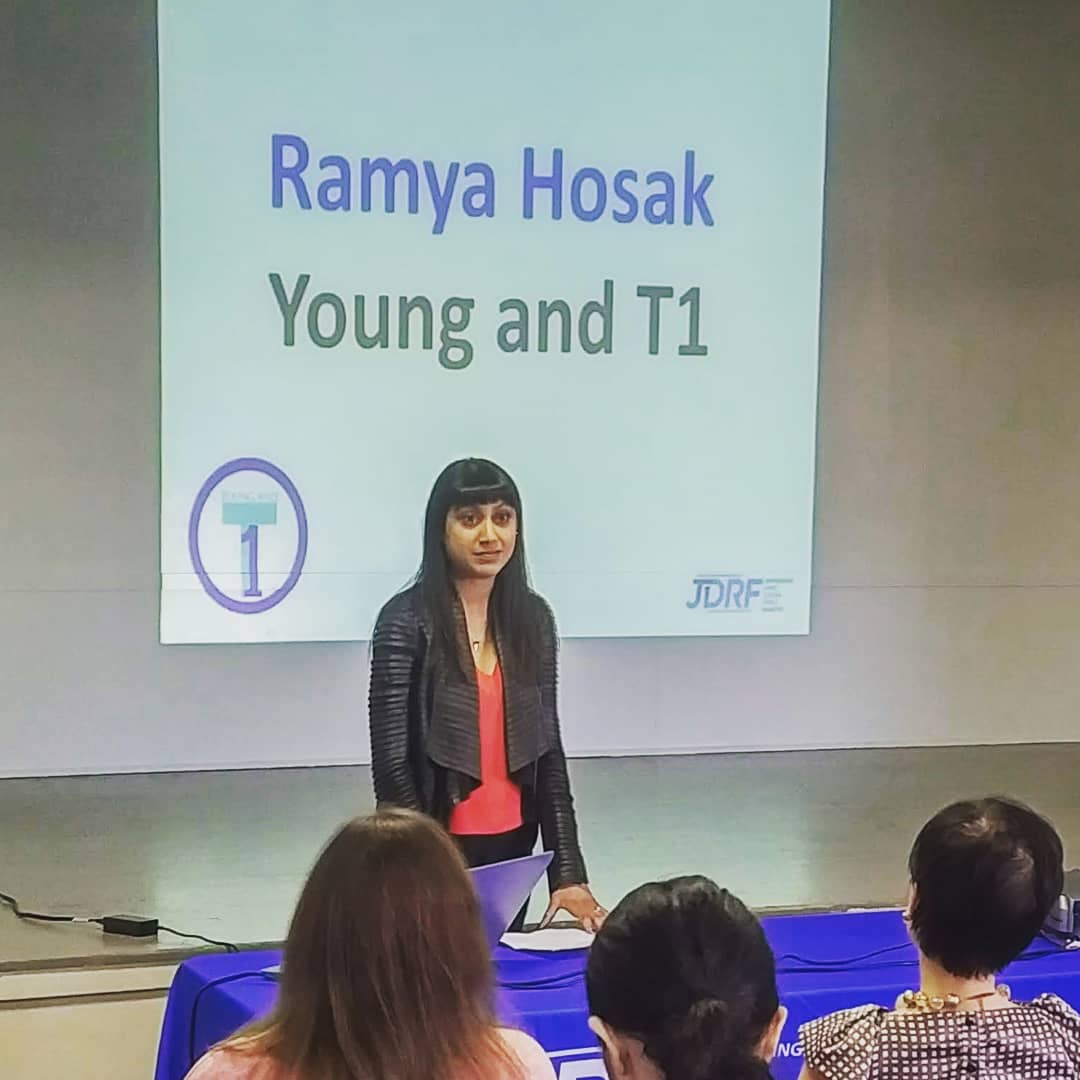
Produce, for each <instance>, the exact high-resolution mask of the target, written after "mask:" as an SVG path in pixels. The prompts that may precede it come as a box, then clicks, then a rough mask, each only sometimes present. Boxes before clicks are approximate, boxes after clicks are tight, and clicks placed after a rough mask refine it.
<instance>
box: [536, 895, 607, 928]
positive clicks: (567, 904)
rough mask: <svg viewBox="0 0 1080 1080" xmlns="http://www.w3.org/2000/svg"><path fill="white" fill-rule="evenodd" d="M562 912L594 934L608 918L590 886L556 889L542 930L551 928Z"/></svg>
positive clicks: (545, 913)
mask: <svg viewBox="0 0 1080 1080" xmlns="http://www.w3.org/2000/svg"><path fill="white" fill-rule="evenodd" d="M560 911H565V912H566V913H567V914H568V915H572V916H573V917H574V918H575V919H577V921H578V922H579V923H581V925H582V927H583V928H584V929H586V930H588V931H590V933H593V934H595V933H596V931H597V930H599V929H600V927H601V926H603V924H604V919H606V918H607V910H606V909H605V908H603V907H601V906H600V904H599V903H598V902H597V900H596V897H595V896H593V894H592V890H591V889H590V888H589V886H588V885H564V886H562V888H560V889H556V890H555V891H554V892H553V893H552V894H551V902H550V903H549V904H548V907H547V911H545V912H544V917H543V919H541V920H540V928H541V929H543V928H544V927H545V926H550V925H551V923H552V921H553V920H554V918H555V916H556V915H558V913H559V912H560Z"/></svg>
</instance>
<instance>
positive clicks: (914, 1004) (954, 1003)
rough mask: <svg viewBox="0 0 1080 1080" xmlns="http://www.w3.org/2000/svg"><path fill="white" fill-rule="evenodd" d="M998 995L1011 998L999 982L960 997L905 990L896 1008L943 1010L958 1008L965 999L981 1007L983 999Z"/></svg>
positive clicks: (1006, 989)
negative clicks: (975, 992) (977, 1003)
mask: <svg viewBox="0 0 1080 1080" xmlns="http://www.w3.org/2000/svg"><path fill="white" fill-rule="evenodd" d="M992 997H1000V998H1004V999H1005V1000H1006V1001H1010V1000H1011V999H1012V993H1011V991H1010V990H1009V988H1008V987H1007V986H1006V985H1005V984H1004V983H999V984H998V985H997V986H996V987H994V989H993V990H986V991H984V992H983V993H981V994H971V995H970V996H969V997H960V995H959V994H946V995H945V996H944V997H939V996H937V995H936V994H935V995H933V996H931V995H930V994H928V993H927V992H926V991H925V990H905V991H904V992H903V993H902V994H901V995H900V1000H899V1001H898V1002H897V1003H896V1004H897V1007H898V1008H902V1009H909V1010H910V1011H912V1012H943V1011H944V1010H946V1009H950V1010H952V1009H959V1008H960V1006H961V1005H962V1004H963V1003H964V1002H965V1001H977V1002H979V1008H980V1009H982V1008H984V1007H985V1006H983V1004H982V1003H983V1001H985V1000H986V999H987V998H992Z"/></svg>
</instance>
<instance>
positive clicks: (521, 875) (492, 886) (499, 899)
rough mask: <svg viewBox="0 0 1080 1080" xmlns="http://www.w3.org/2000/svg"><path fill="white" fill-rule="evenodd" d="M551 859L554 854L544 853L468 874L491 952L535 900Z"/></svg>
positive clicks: (480, 867)
mask: <svg viewBox="0 0 1080 1080" xmlns="http://www.w3.org/2000/svg"><path fill="white" fill-rule="evenodd" d="M552 858H553V854H552V852H550V851H544V852H541V853H540V854H538V855H526V856H525V857H524V858H522V859H510V860H509V861H508V862H499V863H492V864H491V865H490V866H474V867H473V868H472V869H471V870H470V871H469V873H470V874H472V878H473V884H474V885H475V887H476V895H477V896H478V897H479V898H480V914H481V915H482V916H483V919H484V932H485V934H486V935H487V939H488V944H489V945H490V946H491V947H492V949H494V948H495V946H496V945H498V944H499V942H500V941H501V940H502V936H503V934H505V933H506V928H507V927H508V926H509V925H510V924H511V923H512V922H513V921H514V918H515V917H516V916H517V913H518V912H519V911H520V910H521V909H522V908H523V907H524V906H525V904H526V902H527V901H528V899H529V897H530V896H532V891H533V889H535V888H536V884H537V882H538V881H539V880H540V879H541V878H542V877H543V876H544V871H545V870H547V868H548V866H549V865H550V864H551V860H552Z"/></svg>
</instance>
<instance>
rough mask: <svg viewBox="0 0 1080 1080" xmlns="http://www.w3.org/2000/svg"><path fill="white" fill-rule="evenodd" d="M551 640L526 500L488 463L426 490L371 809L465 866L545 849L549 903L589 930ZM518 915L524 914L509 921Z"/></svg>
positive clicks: (379, 655) (378, 731) (375, 755)
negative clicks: (456, 853) (439, 835)
mask: <svg viewBox="0 0 1080 1080" xmlns="http://www.w3.org/2000/svg"><path fill="white" fill-rule="evenodd" d="M557 646H558V642H557V638H556V634H555V622H554V619H553V617H552V614H551V610H550V608H549V607H548V606H547V604H546V603H545V602H544V600H543V599H542V598H541V597H539V596H538V595H537V594H536V593H534V592H533V591H532V590H531V589H530V588H529V582H528V574H527V570H526V563H525V541H524V535H523V531H522V514H521V497H520V495H519V494H518V489H517V486H516V485H515V483H514V481H513V480H512V479H511V478H510V476H509V475H508V474H507V473H506V472H505V471H504V470H503V469H501V468H500V467H499V466H498V465H496V464H494V462H491V461H486V460H483V459H479V458H466V459H464V460H461V461H455V462H454V463H453V464H451V465H448V466H447V467H446V468H445V469H444V470H443V471H442V473H441V474H440V475H439V477H438V479H437V480H436V481H435V486H434V487H433V488H432V491H431V496H430V498H429V499H428V505H427V511H426V514H425V518H424V548H423V557H422V561H421V564H420V571H419V573H418V574H417V577H416V581H415V583H414V584H413V585H412V586H411V587H410V588H408V589H406V590H405V591H404V592H402V593H399V594H398V595H397V596H395V597H393V598H392V599H391V600H390V601H389V602H388V603H387V604H386V606H385V607H384V608H383V610H382V611H381V612H380V614H379V618H378V621H377V622H376V624H375V633H374V636H373V639H372V655H371V689H370V697H369V719H370V724H371V749H372V765H373V773H374V779H375V798H376V801H377V802H378V804H379V806H386V805H394V806H402V807H407V808H409V809H414V810H422V811H424V812H425V813H427V814H429V815H431V816H432V817H434V818H435V819H436V820H437V821H439V822H440V823H441V824H443V825H444V826H445V827H446V828H447V829H448V830H449V832H450V833H451V835H452V836H453V837H454V838H455V839H456V841H457V843H458V845H459V847H460V848H461V850H462V852H463V853H464V855H465V858H466V861H467V862H468V863H469V865H470V866H483V865H486V864H488V863H493V862H500V861H502V860H504V859H513V858H518V857H521V856H523V855H528V854H530V853H531V852H532V850H533V848H534V847H535V845H536V840H537V834H538V832H539V833H541V834H542V837H543V842H544V846H545V848H547V849H549V850H551V851H552V852H554V858H553V860H552V863H551V867H550V869H549V871H548V877H549V884H550V888H551V903H550V904H549V906H548V910H547V913H546V914H545V917H544V921H545V922H547V921H550V919H551V918H553V917H554V915H555V914H556V912H558V911H560V910H563V911H566V912H568V913H569V914H570V915H572V916H573V917H574V918H576V919H578V920H579V921H580V922H581V923H582V924H583V925H584V926H585V927H586V928H587V929H592V930H595V929H597V928H598V927H599V925H600V923H601V922H602V920H603V917H604V915H605V912H604V910H603V908H601V907H600V905H599V904H598V903H597V902H596V899H595V898H594V897H593V895H592V892H591V891H590V890H589V887H588V885H587V883H586V882H587V878H586V873H585V863H584V860H583V859H582V856H581V850H580V848H579V846H578V834H577V822H576V820H575V817H574V803H573V798H572V796H571V794H570V781H569V777H568V776H567V771H566V758H565V756H564V754H563V748H562V737H561V734H560V731H559V717H558V712H557V708H556V700H555V699H556V683H557V663H558V662H557V656H556V653H557ZM523 919H524V912H522V914H521V915H520V916H519V918H518V920H517V924H518V925H520V923H521V921H522V920H523Z"/></svg>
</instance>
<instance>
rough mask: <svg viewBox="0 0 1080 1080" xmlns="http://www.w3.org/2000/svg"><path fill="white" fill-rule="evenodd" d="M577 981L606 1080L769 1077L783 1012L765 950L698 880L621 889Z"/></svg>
mask: <svg viewBox="0 0 1080 1080" xmlns="http://www.w3.org/2000/svg"><path fill="white" fill-rule="evenodd" d="M586 983H587V987H588V995H589V1009H590V1011H591V1012H592V1019H591V1020H590V1026H591V1027H592V1028H593V1031H594V1032H595V1033H596V1035H597V1036H598V1037H599V1039H600V1041H601V1044H602V1046H603V1050H604V1060H605V1063H606V1065H607V1071H608V1076H609V1077H610V1080H768V1078H769V1076H770V1073H769V1066H768V1062H769V1061H770V1060H771V1058H772V1056H773V1054H774V1053H775V1051H776V1045H777V1042H778V1041H779V1038H780V1032H781V1029H782V1028H783V1024H784V1019H785V1016H786V1013H785V1010H784V1009H783V1008H782V1007H781V1006H780V1002H779V999H778V997H777V990H776V964H775V961H774V959H773V954H772V949H771V948H770V947H769V943H768V942H767V941H766V940H765V934H764V932H763V931H762V929H761V924H760V923H759V922H758V921H757V919H756V918H755V917H754V916H753V914H751V912H750V911H748V910H747V908H746V907H745V906H744V905H743V904H742V902H741V901H740V900H739V899H738V898H737V897H735V896H733V895H732V894H731V893H729V892H728V891H727V890H726V889H720V888H718V887H717V886H716V885H715V884H714V883H713V882H711V881H709V880H708V879H707V878H702V877H684V878H676V879H674V880H672V881H664V882H654V883H652V884H648V885H642V886H641V887H640V888H638V889H635V890H634V891H633V892H632V893H630V894H629V895H628V896H627V897H625V898H624V899H623V901H622V902H621V903H620V904H619V905H618V907H616V908H615V910H614V911H613V912H612V913H611V914H610V915H609V916H608V918H607V921H606V922H605V923H604V925H603V927H601V929H600V932H599V933H598V934H597V936H596V940H595V941H594V942H593V945H592V948H591V950H590V954H589V961H588V967H587V971H586Z"/></svg>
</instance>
